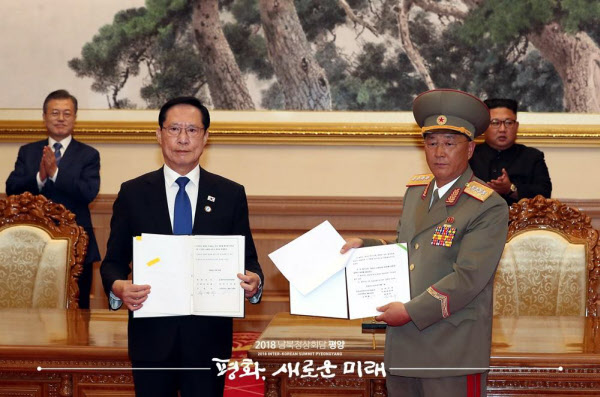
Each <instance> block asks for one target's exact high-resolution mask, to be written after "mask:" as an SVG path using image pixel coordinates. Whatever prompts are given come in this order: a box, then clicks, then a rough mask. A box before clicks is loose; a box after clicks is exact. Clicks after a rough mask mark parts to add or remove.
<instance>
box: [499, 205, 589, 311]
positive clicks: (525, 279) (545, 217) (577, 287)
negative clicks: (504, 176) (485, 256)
mask: <svg viewBox="0 0 600 397" xmlns="http://www.w3.org/2000/svg"><path fill="white" fill-rule="evenodd" d="M509 211H510V213H509V227H508V236H507V244H506V246H505V249H504V252H503V254H502V259H501V260H500V264H499V266H498V272H497V274H496V280H495V283H494V314H497V315H498V314H499V315H587V316H592V317H596V316H598V306H597V304H596V302H597V301H598V292H599V291H598V289H599V287H600V261H599V258H600V245H599V244H598V231H597V230H595V229H594V228H593V227H592V225H591V223H590V218H589V217H588V216H586V215H585V214H584V213H582V212H581V211H579V210H578V209H576V208H573V207H569V206H567V205H565V204H562V203H561V202H560V201H558V200H556V199H547V198H544V197H542V196H536V197H534V198H532V199H522V200H520V201H519V202H518V203H515V204H513V205H512V206H511V207H510V210H509Z"/></svg>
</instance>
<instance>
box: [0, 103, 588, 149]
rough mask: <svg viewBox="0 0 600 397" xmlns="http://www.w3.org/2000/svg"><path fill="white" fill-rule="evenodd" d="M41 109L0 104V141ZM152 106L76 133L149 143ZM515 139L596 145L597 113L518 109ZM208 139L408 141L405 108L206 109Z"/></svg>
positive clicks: (34, 127)
mask: <svg viewBox="0 0 600 397" xmlns="http://www.w3.org/2000/svg"><path fill="white" fill-rule="evenodd" d="M41 113H42V111H41V109H0V142H29V141H34V140H37V139H40V134H44V133H45V128H44V125H43V123H42V120H41V119H42V114H41ZM157 116H158V111H157V110H85V109H82V110H80V111H79V113H78V120H77V124H76V134H77V136H78V137H79V138H80V139H81V140H82V141H86V142H102V143H125V142H127V143H132V142H139V143H154V142H155V136H154V134H155V130H156V127H157ZM519 122H520V127H519V142H521V143H524V144H531V145H534V146H567V147H573V146H579V147H596V146H600V114H576V113H519ZM210 134H211V135H210V141H209V142H210V143H212V144H260V145H269V144H273V145H358V146H414V145H420V144H421V135H420V130H419V128H418V126H417V125H416V124H415V123H414V121H413V119H412V113H411V112H314V111H304V112H302V111H223V110H216V111H212V112H211V126H210Z"/></svg>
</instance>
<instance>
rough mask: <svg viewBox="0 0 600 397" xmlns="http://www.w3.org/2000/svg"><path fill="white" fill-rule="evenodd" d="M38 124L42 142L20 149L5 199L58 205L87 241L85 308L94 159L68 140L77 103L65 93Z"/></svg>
mask: <svg viewBox="0 0 600 397" xmlns="http://www.w3.org/2000/svg"><path fill="white" fill-rule="evenodd" d="M43 109H44V111H43V114H42V116H43V118H44V124H45V125H46V130H47V131H48V139H44V140H42V141H38V142H33V143H29V144H27V145H23V146H21V148H20V149H19V154H18V156H17V162H16V163H15V169H14V171H13V172H11V174H10V175H9V177H8V179H7V180H6V194H8V195H11V194H21V193H23V192H30V193H32V194H43V195H44V196H46V198H48V199H50V200H52V201H54V202H55V203H60V204H63V205H64V206H65V207H66V208H67V209H68V210H69V211H71V212H73V213H74V214H75V216H76V218H75V220H76V221H77V224H78V225H80V226H83V228H84V229H85V231H86V232H87V234H88V236H89V245H88V250H87V255H86V257H85V260H84V262H83V271H82V273H81V275H80V276H79V283H78V284H79V307H80V308H83V309H87V308H89V306H90V289H91V285H92V273H93V265H94V262H97V261H99V260H100V252H99V251H98V244H97V243H96V237H95V235H94V229H93V228H92V218H91V216H90V210H89V207H88V206H89V204H90V203H91V202H92V201H93V200H94V199H95V198H96V196H97V195H98V191H99V190H100V154H99V153H98V151H97V150H96V149H94V148H93V147H91V146H88V145H86V144H84V143H81V142H79V141H77V140H76V139H75V138H73V127H74V125H75V120H76V118H77V99H76V98H75V97H74V96H73V95H71V94H69V92H68V91H66V90H58V91H54V92H51V93H50V94H49V95H48V96H47V97H46V99H45V100H44V108H43Z"/></svg>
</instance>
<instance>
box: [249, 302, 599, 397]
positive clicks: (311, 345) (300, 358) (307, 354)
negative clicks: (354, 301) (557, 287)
mask: <svg viewBox="0 0 600 397" xmlns="http://www.w3.org/2000/svg"><path fill="white" fill-rule="evenodd" d="M384 341H385V336H384V335H383V334H363V333H362V332H361V322H360V320H353V321H351V320H336V319H325V318H317V317H306V316H292V315H290V314H287V313H279V314H277V315H276V316H275V317H274V319H273V320H272V321H271V323H270V324H269V326H268V327H267V328H266V329H265V331H264V332H263V334H262V335H261V337H260V338H259V339H258V340H257V342H256V343H255V345H254V346H253V348H252V349H251V350H250V351H249V353H248V356H249V357H250V358H252V359H253V360H254V361H257V362H258V363H259V365H260V366H261V367H263V368H265V370H266V371H265V375H266V379H265V382H266V383H265V385H266V386H265V387H266V394H265V395H266V396H267V397H280V396H286V397H287V396H294V397H300V396H315V395H319V396H320V395H347V396H363V397H383V396H385V395H386V390H385V378H384V377H383V376H382V375H381V374H380V373H375V372H374V371H373V364H374V365H375V366H377V368H380V367H378V366H380V365H381V363H382V361H383V347H384ZM492 341H493V342H492V358H491V371H490V374H489V378H488V395H490V396H500V395H511V396H516V395H529V396H531V395H538V396H539V395H570V396H575V395H576V396H592V395H594V396H598V395H600V323H599V321H598V319H592V318H584V317H506V318H503V317H498V318H495V319H494V329H493V338H492ZM338 342H340V343H338ZM342 343H343V344H342ZM307 360H312V365H311V366H310V367H309V368H313V370H314V371H313V372H306V371H304V370H303V366H304V365H306V364H308V362H307ZM325 360H329V361H330V363H331V365H335V366H336V368H334V369H331V368H330V373H331V374H334V375H335V376H333V377H326V376H323V375H330V373H327V372H326V371H325V369H323V368H321V370H320V371H319V370H317V369H318V368H319V367H323V366H324V363H325ZM295 363H299V367H298V368H299V370H298V373H292V375H291V376H290V371H289V367H290V364H291V366H292V368H293V367H294V364H295ZM349 363H354V364H349ZM358 363H361V364H360V365H361V369H362V371H361V372H360V373H359V372H358V365H359V364H358ZM352 365H354V367H353V368H352V371H351V368H350V367H351V366H352ZM368 366H370V367H371V370H370V373H368V372H367V371H365V368H367V367H368ZM282 368H285V370H286V371H285V372H282ZM277 372H279V373H278V374H277V375H276V376H272V375H273V374H274V373H277ZM315 374H316V375H317V376H316V377H311V376H312V375H315ZM307 375H310V376H307Z"/></svg>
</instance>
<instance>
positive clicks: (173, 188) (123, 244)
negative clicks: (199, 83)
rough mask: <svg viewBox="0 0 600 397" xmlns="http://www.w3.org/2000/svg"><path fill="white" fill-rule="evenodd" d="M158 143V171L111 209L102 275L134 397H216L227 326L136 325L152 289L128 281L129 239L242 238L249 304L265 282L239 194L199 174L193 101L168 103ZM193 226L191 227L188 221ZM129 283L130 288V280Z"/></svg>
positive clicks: (203, 115) (227, 348)
mask: <svg viewBox="0 0 600 397" xmlns="http://www.w3.org/2000/svg"><path fill="white" fill-rule="evenodd" d="M158 123H159V128H158V129H157V131H156V138H157V140H158V143H159V144H160V146H161V148H162V153H163V158H164V162H165V164H164V166H163V167H162V168H161V169H159V170H157V171H154V172H150V173H148V174H145V175H142V176H140V177H138V178H135V179H133V180H130V181H127V182H125V183H123V185H122V186H121V190H120V191H119V194H118V196H117V199H116V200H115V203H114V206H113V216H112V220H111V231H110V238H109V240H108V247H107V253H106V257H105V258H104V261H103V263H102V267H101V274H102V281H103V284H104V288H105V290H106V293H107V295H109V296H110V306H111V308H112V309H117V308H119V307H120V306H121V305H122V304H123V303H124V304H125V306H126V307H127V308H128V309H129V310H130V312H129V314H130V316H129V328H128V340H129V355H130V358H131V361H132V364H133V366H134V368H166V367H168V368H210V371H206V370H189V369H188V370H146V371H144V370H134V371H133V374H134V383H135V389H136V395H138V396H157V397H159V396H160V397H165V396H176V395H177V391H179V392H180V393H181V396H182V397H186V396H221V395H222V394H223V389H224V384H225V379H224V377H223V376H217V370H216V367H215V364H214V363H213V362H212V359H213V358H220V359H227V358H229V357H230V356H231V347H232V334H233V332H232V331H233V328H232V327H233V322H232V319H231V318H226V317H208V316H172V317H155V318H134V317H133V316H132V312H133V311H135V310H139V309H140V308H141V307H142V306H143V303H144V301H145V300H146V299H147V297H148V294H149V293H150V290H151V286H150V285H136V284H134V283H133V282H132V281H128V280H127V277H128V275H129V273H130V271H131V270H130V262H131V260H132V252H133V243H132V240H133V237H134V236H139V235H141V233H155V234H167V235H168V234H195V235H243V236H245V250H246V252H245V266H246V274H245V275H244V274H238V277H239V279H240V280H241V281H240V284H241V288H243V289H244V290H245V296H246V298H248V299H249V300H250V302H251V303H258V302H259V300H260V297H261V293H262V284H263V280H264V279H263V275H262V271H261V268H260V265H259V263H258V259H257V254H256V249H255V246H254V241H253V239H252V233H251V232H250V225H249V221H248V204H247V201H246V193H245V191H244V187H243V186H241V185H239V184H237V183H235V182H233V181H230V180H228V179H225V178H223V177H221V176H218V175H215V174H212V173H210V172H208V171H206V170H204V169H202V168H200V166H199V164H198V161H199V159H200V155H201V154H202V151H203V150H204V147H205V145H206V142H207V140H208V127H209V125H210V115H209V113H208V110H207V109H206V107H204V106H203V105H202V104H201V103H200V101H198V100H197V99H196V98H193V97H181V98H175V99H172V100H170V101H168V102H167V103H166V104H165V105H163V107H162V108H161V110H160V114H159V117H158ZM192 220H193V221H192ZM134 281H135V280H134Z"/></svg>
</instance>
